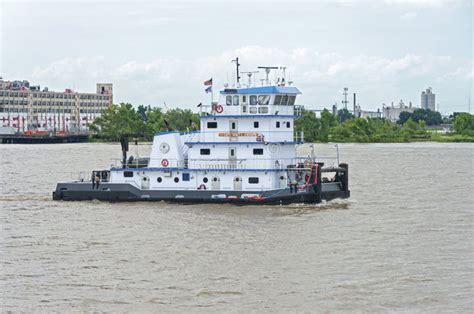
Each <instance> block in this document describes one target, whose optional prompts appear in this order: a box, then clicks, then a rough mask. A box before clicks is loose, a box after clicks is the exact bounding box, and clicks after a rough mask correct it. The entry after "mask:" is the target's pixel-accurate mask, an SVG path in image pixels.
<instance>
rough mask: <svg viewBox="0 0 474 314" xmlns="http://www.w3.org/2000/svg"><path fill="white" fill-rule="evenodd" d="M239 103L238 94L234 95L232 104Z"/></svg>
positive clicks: (236, 104)
mask: <svg viewBox="0 0 474 314" xmlns="http://www.w3.org/2000/svg"><path fill="white" fill-rule="evenodd" d="M238 105H239V95H234V106H238Z"/></svg>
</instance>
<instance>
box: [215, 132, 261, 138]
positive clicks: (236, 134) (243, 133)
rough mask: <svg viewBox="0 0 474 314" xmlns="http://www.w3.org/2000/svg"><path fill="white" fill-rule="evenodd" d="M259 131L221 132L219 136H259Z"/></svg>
mask: <svg viewBox="0 0 474 314" xmlns="http://www.w3.org/2000/svg"><path fill="white" fill-rule="evenodd" d="M258 135H259V134H258V133H246V132H241V133H239V132H231V133H225V132H222V133H219V136H229V137H238V136H258Z"/></svg>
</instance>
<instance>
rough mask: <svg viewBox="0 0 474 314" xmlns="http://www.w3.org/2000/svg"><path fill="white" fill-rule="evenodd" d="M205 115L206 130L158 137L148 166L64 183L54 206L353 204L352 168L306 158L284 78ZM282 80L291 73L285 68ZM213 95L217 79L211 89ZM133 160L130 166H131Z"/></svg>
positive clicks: (231, 95) (136, 163)
mask: <svg viewBox="0 0 474 314" xmlns="http://www.w3.org/2000/svg"><path fill="white" fill-rule="evenodd" d="M233 61H234V62H235V63H236V66H237V80H236V86H235V87H234V88H229V87H228V86H226V87H225V88H224V89H223V90H221V91H220V92H219V99H218V101H217V102H214V101H211V104H210V105H209V106H201V107H200V119H201V120H200V130H199V131H196V132H188V133H180V132H178V131H168V132H160V133H157V134H155V136H154V139H153V145H152V149H151V153H150V156H149V158H136V157H135V158H134V157H128V156H127V152H128V139H127V137H124V138H123V140H122V151H123V158H122V159H121V162H120V163H119V164H117V165H114V166H112V167H111V168H110V169H109V170H100V171H93V172H92V176H91V181H89V182H84V181H83V180H78V181H73V182H65V183H58V185H57V187H56V190H55V191H54V192H53V198H54V199H55V200H90V199H98V200H105V201H160V200H164V201H170V202H171V201H174V202H181V203H184V202H188V203H199V202H220V203H236V204H255V203H258V204H289V203H319V202H321V201H322V200H330V199H333V198H347V197H349V195H350V192H349V186H348V165H347V164H337V165H325V164H324V163H323V162H321V161H320V160H318V159H317V158H316V157H315V156H314V155H313V154H311V156H305V157H299V156H297V154H296V147H297V145H300V144H302V143H303V140H304V136H303V134H302V133H296V132H295V125H294V123H295V120H296V119H297V118H298V116H299V114H300V110H301V107H300V106H298V105H296V101H297V98H298V95H300V94H301V92H300V90H299V89H298V88H297V87H294V86H291V83H290V82H288V83H290V84H287V83H286V82H285V79H286V78H285V75H283V77H282V78H281V79H278V80H277V82H274V83H273V84H272V83H271V82H270V78H269V74H270V72H271V71H272V70H277V69H279V68H277V67H267V66H265V67H259V68H260V69H264V70H265V79H264V80H263V81H262V86H252V85H251V83H252V82H251V78H252V75H255V74H256V73H258V72H257V71H252V72H242V73H245V74H247V76H248V78H249V80H248V84H247V86H241V85H240V77H239V75H240V73H239V66H240V64H239V60H238V58H236V60H233ZM281 69H282V70H283V72H284V71H285V69H286V68H281ZM205 85H208V86H209V87H208V88H207V89H206V91H209V90H211V93H212V79H211V80H209V81H206V82H205ZM127 157H128V158H127Z"/></svg>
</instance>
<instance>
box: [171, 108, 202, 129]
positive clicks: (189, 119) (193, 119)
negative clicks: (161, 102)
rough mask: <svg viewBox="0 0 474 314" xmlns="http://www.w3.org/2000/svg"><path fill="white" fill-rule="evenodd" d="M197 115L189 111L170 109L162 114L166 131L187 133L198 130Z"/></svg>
mask: <svg viewBox="0 0 474 314" xmlns="http://www.w3.org/2000/svg"><path fill="white" fill-rule="evenodd" d="M199 120H200V119H199V115H198V114H196V113H194V112H192V111H191V110H189V109H181V108H176V109H170V110H168V111H166V112H165V113H164V114H163V122H164V123H165V126H166V129H167V130H176V131H181V132H189V131H194V130H198V129H199Z"/></svg>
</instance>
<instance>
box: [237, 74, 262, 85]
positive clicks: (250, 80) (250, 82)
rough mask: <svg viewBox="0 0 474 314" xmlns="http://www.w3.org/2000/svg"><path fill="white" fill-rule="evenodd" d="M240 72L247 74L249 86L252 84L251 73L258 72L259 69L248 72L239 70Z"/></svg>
mask: <svg viewBox="0 0 474 314" xmlns="http://www.w3.org/2000/svg"><path fill="white" fill-rule="evenodd" d="M240 73H242V74H247V76H248V77H249V87H250V86H251V85H252V75H253V74H254V73H259V71H249V72H240Z"/></svg>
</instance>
